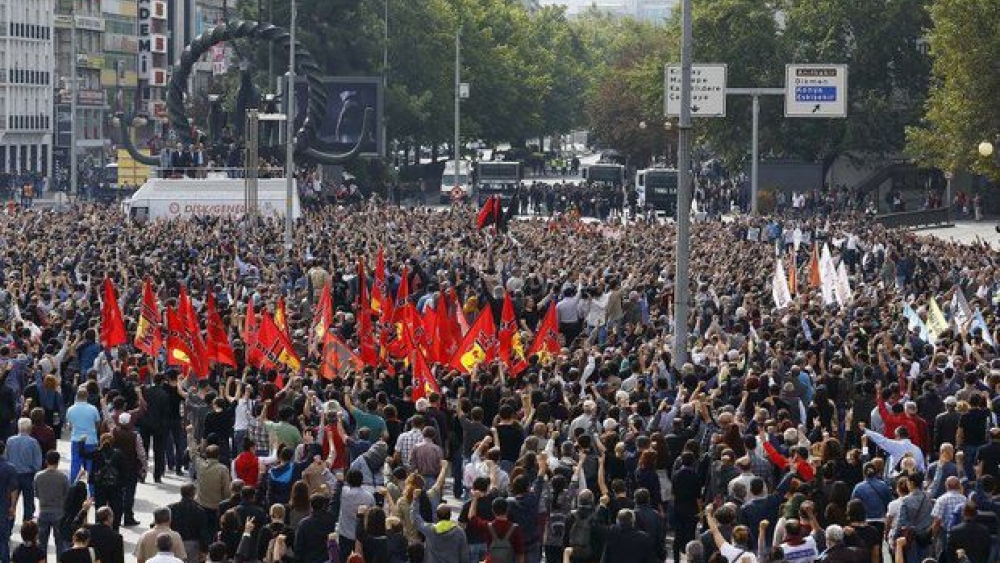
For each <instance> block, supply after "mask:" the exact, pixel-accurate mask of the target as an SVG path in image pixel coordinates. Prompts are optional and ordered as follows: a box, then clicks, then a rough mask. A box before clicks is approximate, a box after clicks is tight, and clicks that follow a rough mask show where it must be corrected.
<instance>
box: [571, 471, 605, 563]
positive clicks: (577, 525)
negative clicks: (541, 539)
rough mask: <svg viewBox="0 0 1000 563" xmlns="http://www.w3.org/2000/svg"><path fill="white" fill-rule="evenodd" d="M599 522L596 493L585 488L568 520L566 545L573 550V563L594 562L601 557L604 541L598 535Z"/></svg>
mask: <svg viewBox="0 0 1000 563" xmlns="http://www.w3.org/2000/svg"><path fill="white" fill-rule="evenodd" d="M597 522H598V515H597V509H596V504H595V503H594V493H593V492H592V491H590V490H589V489H584V490H583V491H580V494H579V495H578V496H577V500H576V510H574V511H573V512H571V513H570V515H569V519H568V520H567V521H566V530H567V532H566V547H567V548H569V549H570V550H571V554H570V561H571V562H572V563H592V562H594V561H599V560H600V559H601V552H603V551H604V542H603V541H602V540H601V539H600V538H598V536H597V533H596V530H597Z"/></svg>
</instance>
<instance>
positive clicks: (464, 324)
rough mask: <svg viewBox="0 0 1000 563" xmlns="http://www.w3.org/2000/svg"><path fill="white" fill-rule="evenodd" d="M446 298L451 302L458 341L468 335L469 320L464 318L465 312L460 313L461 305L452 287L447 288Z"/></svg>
mask: <svg viewBox="0 0 1000 563" xmlns="http://www.w3.org/2000/svg"><path fill="white" fill-rule="evenodd" d="M448 296H449V298H450V300H451V305H452V314H453V315H454V318H455V322H456V323H457V325H458V328H459V338H458V339H460V338H462V337H464V336H465V335H466V334H468V333H469V319H467V318H465V312H464V311H462V303H460V302H459V300H458V293H456V292H455V288H454V287H450V288H448ZM458 339H456V340H458Z"/></svg>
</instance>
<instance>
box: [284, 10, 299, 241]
mask: <svg viewBox="0 0 1000 563" xmlns="http://www.w3.org/2000/svg"><path fill="white" fill-rule="evenodd" d="M297 16H298V13H297V10H296V0H292V15H291V21H290V23H289V26H288V27H289V34H290V35H291V37H290V38H289V44H288V90H287V91H286V95H287V96H288V117H287V120H288V123H287V126H288V135H287V137H286V138H285V143H286V149H285V177H286V178H285V179H286V183H285V259H286V260H287V259H290V258H291V257H292V237H293V229H294V228H295V218H294V217H293V216H292V213H293V212H294V209H293V201H294V198H295V21H296V19H297Z"/></svg>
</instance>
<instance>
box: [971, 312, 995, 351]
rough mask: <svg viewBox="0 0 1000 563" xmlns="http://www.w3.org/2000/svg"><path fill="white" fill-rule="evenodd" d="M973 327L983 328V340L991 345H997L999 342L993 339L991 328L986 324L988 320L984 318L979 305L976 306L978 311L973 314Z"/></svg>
mask: <svg viewBox="0 0 1000 563" xmlns="http://www.w3.org/2000/svg"><path fill="white" fill-rule="evenodd" d="M972 328H978V329H979V330H981V331H982V332H983V340H985V341H986V343H987V344H989V345H990V346H993V347H994V348H995V347H996V345H997V343H996V342H994V341H993V335H992V334H990V329H989V327H987V326H986V321H985V320H983V314H982V313H981V312H980V311H979V307H976V312H975V313H974V314H973V316H972Z"/></svg>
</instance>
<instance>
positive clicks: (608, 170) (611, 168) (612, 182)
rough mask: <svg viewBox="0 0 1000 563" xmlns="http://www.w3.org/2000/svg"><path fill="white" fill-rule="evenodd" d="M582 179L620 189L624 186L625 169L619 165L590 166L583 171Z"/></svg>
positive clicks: (602, 164)
mask: <svg viewBox="0 0 1000 563" xmlns="http://www.w3.org/2000/svg"><path fill="white" fill-rule="evenodd" d="M583 179H584V180H586V181H588V182H590V183H592V184H599V185H604V186H612V187H615V188H620V187H622V185H624V184H625V167H624V166H622V165H621V164H612V163H600V164H591V165H590V166H587V167H585V168H584V169H583Z"/></svg>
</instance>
